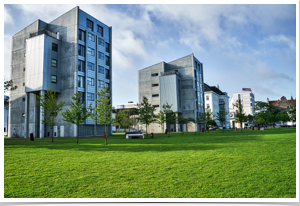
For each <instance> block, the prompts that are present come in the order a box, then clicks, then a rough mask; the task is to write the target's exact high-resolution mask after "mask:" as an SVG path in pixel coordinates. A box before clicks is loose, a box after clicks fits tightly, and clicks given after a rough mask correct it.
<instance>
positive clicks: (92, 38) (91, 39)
mask: <svg viewBox="0 0 300 206" xmlns="http://www.w3.org/2000/svg"><path fill="white" fill-rule="evenodd" d="M88 38H89V40H90V41H93V42H94V41H95V35H94V34H91V33H88Z"/></svg>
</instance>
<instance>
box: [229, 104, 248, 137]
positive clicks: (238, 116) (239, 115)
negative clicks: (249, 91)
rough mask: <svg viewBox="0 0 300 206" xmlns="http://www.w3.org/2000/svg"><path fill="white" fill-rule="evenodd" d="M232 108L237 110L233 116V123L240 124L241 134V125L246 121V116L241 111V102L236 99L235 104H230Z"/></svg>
mask: <svg viewBox="0 0 300 206" xmlns="http://www.w3.org/2000/svg"><path fill="white" fill-rule="evenodd" d="M232 105H233V106H234V107H236V108H237V110H236V112H235V113H236V114H235V122H237V123H240V127H241V132H242V129H243V128H242V124H243V122H244V121H245V120H246V114H245V113H244V110H243V105H242V100H241V99H238V100H236V103H235V104H232Z"/></svg>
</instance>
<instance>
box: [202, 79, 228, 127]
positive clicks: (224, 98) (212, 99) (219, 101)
mask: <svg viewBox="0 0 300 206" xmlns="http://www.w3.org/2000/svg"><path fill="white" fill-rule="evenodd" d="M204 102H205V108H207V106H209V107H210V109H211V111H212V113H213V116H214V120H215V121H216V123H217V125H218V126H219V127H223V126H224V127H225V128H226V129H229V128H230V124H229V113H228V114H227V115H226V123H225V124H224V125H222V123H220V122H219V121H217V120H216V118H215V116H216V115H217V113H218V112H219V110H220V108H221V107H222V106H224V108H225V111H226V112H229V96H228V95H227V93H226V92H222V91H221V90H220V89H219V85H218V86H217V87H215V86H209V85H207V84H205V83H204Z"/></svg>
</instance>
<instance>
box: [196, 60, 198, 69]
mask: <svg viewBox="0 0 300 206" xmlns="http://www.w3.org/2000/svg"><path fill="white" fill-rule="evenodd" d="M197 65H198V64H197V62H196V61H195V67H196V69H197Z"/></svg>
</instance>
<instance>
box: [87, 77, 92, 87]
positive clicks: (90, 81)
mask: <svg viewBox="0 0 300 206" xmlns="http://www.w3.org/2000/svg"><path fill="white" fill-rule="evenodd" d="M86 81H87V85H90V86H94V79H93V78H90V77H87V78H86Z"/></svg>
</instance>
